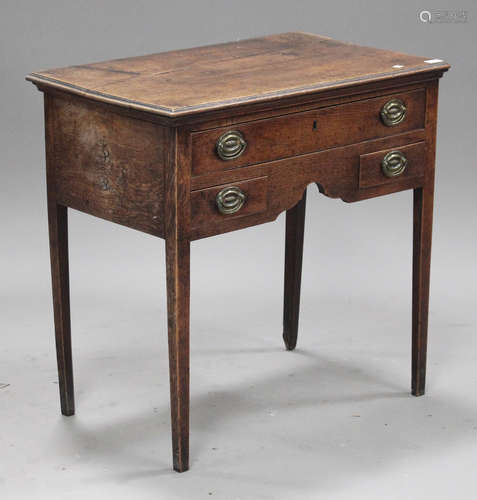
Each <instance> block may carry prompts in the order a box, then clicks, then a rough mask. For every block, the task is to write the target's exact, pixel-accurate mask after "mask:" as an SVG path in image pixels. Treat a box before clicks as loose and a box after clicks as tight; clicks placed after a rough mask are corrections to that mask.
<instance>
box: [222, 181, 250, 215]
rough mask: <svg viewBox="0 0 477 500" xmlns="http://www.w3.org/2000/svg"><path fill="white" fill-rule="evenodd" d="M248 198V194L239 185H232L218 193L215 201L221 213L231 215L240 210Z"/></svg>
mask: <svg viewBox="0 0 477 500" xmlns="http://www.w3.org/2000/svg"><path fill="white" fill-rule="evenodd" d="M246 200H247V195H246V194H245V193H244V192H243V191H242V190H241V189H240V188H238V187H236V186H230V187H226V188H224V189H222V190H220V191H219V192H218V193H217V196H216V198H215V202H216V204H217V209H218V210H219V212H220V213H221V214H224V215H229V214H234V213H236V212H238V211H239V210H240V209H241V208H242V207H243V205H244V203H245V201H246Z"/></svg>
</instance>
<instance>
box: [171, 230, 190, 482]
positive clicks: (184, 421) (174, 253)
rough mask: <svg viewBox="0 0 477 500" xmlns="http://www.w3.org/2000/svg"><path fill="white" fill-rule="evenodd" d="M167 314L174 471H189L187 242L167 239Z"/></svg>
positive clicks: (188, 255)
mask: <svg viewBox="0 0 477 500" xmlns="http://www.w3.org/2000/svg"><path fill="white" fill-rule="evenodd" d="M166 266H167V315H168V330H169V371H170V386H171V425H172V454H173V464H174V469H175V470H176V471H178V472H184V471H186V470H187V469H188V468H189V300H190V299H189V298H190V273H189V269H190V243H189V241H185V240H178V239H175V238H169V239H166Z"/></svg>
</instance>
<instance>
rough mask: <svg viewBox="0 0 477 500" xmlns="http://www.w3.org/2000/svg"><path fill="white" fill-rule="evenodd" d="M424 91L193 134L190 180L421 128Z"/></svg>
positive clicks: (423, 116)
mask: <svg viewBox="0 0 477 500" xmlns="http://www.w3.org/2000/svg"><path fill="white" fill-rule="evenodd" d="M425 101H426V97H425V90H424V89H419V90H413V91H409V92H403V93H399V94H392V95H387V96H381V97H375V98H370V99H363V100H359V101H354V102H351V103H347V104H341V105H335V106H329V107H325V108H319V109H315V110H312V111H306V112H301V113H294V114H289V115H284V116H280V117H277V118H270V119H266V120H257V121H254V122H248V123H242V124H236V125H233V126H231V127H221V128H217V129H213V130H206V131H203V132H194V133H193V134H192V175H194V176H198V175H202V174H205V173H207V172H214V171H220V170H229V169H232V168H236V167H243V166H246V165H253V164H256V163H263V162H268V161H272V160H276V159H280V158H287V157H290V156H295V155H300V154H304V153H311V152H314V151H319V150H323V149H328V148H333V147H338V146H345V145H348V144H353V143H357V142H361V141H364V140H369V139H375V138H381V137H387V136H390V135H393V134H400V133H402V132H407V131H410V130H415V129H420V128H424V124H425V106H426V102H425Z"/></svg>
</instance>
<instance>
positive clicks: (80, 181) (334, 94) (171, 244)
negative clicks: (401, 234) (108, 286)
mask: <svg viewBox="0 0 477 500" xmlns="http://www.w3.org/2000/svg"><path fill="white" fill-rule="evenodd" d="M396 64H400V65H403V66H404V68H401V69H398V68H393V67H392V66H393V65H396ZM448 68H449V66H448V65H447V64H446V63H444V62H438V63H433V64H427V63H425V59H424V58H422V57H415V56H408V55H404V54H400V53H396V52H390V51H380V50H377V49H370V48H366V47H359V46H355V45H351V44H345V43H342V42H338V41H334V40H331V39H328V38H324V37H318V36H315V35H309V34H303V33H285V34H282V35H272V36H268V37H262V38H257V39H252V40H245V41H241V42H234V43H229V44H220V45H215V46H209V47H200V48H196V49H189V50H183V51H174V52H169V53H163V54H153V55H149V56H143V57H136V58H129V59H120V60H116V61H107V62H103V63H96V64H91V65H82V66H72V67H69V68H60V69H56V70H51V71H45V72H42V73H35V74H31V75H29V76H28V77H27V78H28V79H29V80H31V81H33V82H34V83H35V84H36V85H37V86H38V88H39V89H40V90H42V91H43V92H44V93H45V127H46V166H47V188H48V221H49V231H50V254H51V272H52V288H53V306H54V319H55V338H56V350H57V360H58V372H59V388H60V400H61V410H62V412H63V414H64V415H72V414H74V411H75V405H74V394H73V392H74V388H73V367H72V352H71V326H70V304H69V274H68V273H69V271H68V224H67V210H68V208H74V209H77V210H81V211H83V212H86V213H89V214H91V215H94V216H97V217H101V218H103V219H106V220H109V221H112V222H116V223H119V224H122V225H125V226H128V227H131V228H134V229H137V230H140V231H143V232H146V233H149V234H153V235H155V236H159V237H161V238H163V239H164V240H165V247H166V277H167V326H168V346H169V369H170V395H171V425H172V450H173V466H174V469H175V470H177V471H180V472H182V471H185V470H187V469H188V467H189V401H190V394H189V382H190V381H189V350H190V347H189V335H190V334H189V314H190V313H189V309H190V244H191V241H193V240H196V239H200V238H206V237H209V236H214V235H218V234H221V233H226V232H228V231H236V230H239V229H243V228H246V227H250V226H255V225H258V224H263V223H265V222H270V221H273V220H275V219H276V218H277V217H278V215H279V214H280V213H282V212H283V211H286V238H285V239H286V243H285V273H284V310H283V339H284V342H285V346H286V348H287V349H289V350H292V349H294V348H295V346H296V342H297V334H298V320H299V308H300V284H301V273H302V257H303V237H304V223H305V206H306V193H307V187H308V186H309V185H310V184H311V185H313V186H315V185H316V186H317V187H318V189H319V191H320V192H321V193H322V194H324V195H326V196H328V197H331V198H340V199H342V200H344V201H346V202H355V201H359V200H365V199H369V198H373V197H376V196H383V195H389V194H392V193H395V192H398V191H402V190H408V189H412V190H414V231H413V239H414V249H413V268H412V370H411V373H412V381H411V388H412V393H413V394H414V395H416V396H419V395H422V394H424V391H425V376H426V352H427V323H428V314H429V277H430V255H431V235H432V212H433V198H434V157H435V146H436V144H435V142H436V124H437V96H438V78H439V77H440V76H442V74H443V73H444V72H445V71H446V70H447V69H448ZM391 97H398V98H400V99H401V100H403V101H405V103H406V106H407V110H408V112H407V116H406V118H405V120H404V121H403V122H402V123H401V124H399V125H397V126H395V127H387V126H385V125H384V124H383V123H382V122H381V120H380V117H379V112H380V109H381V107H382V106H383V104H384V103H385V102H386V101H387V100H388V99H390V98H391ZM229 130H240V131H241V132H242V133H243V135H244V136H245V138H246V140H247V143H248V145H247V149H246V152H245V153H244V154H243V155H242V156H240V157H239V158H237V159H236V160H231V161H223V160H221V159H219V157H218V156H217V155H216V153H215V144H216V141H217V139H218V137H219V136H220V135H221V134H222V133H223V132H226V131H229ZM396 149H397V150H399V151H401V152H402V153H403V154H405V155H406V156H407V158H408V167H407V169H406V171H405V172H404V173H403V174H402V175H401V176H399V177H395V178H387V177H386V176H385V175H384V174H383V172H382V170H381V162H382V159H383V157H384V155H385V154H386V153H387V152H389V151H392V150H396ZM230 186H236V187H240V188H241V189H242V190H243V191H244V192H245V193H246V195H247V199H246V202H245V204H244V206H243V208H241V209H240V211H238V212H237V213H235V214H230V215H223V214H221V213H219V211H218V210H217V208H216V205H215V199H216V196H217V193H218V192H219V191H220V190H221V189H222V188H224V187H230ZM310 192H311V189H308V196H309V194H310ZM211 313H213V311H211Z"/></svg>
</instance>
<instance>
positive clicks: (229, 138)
mask: <svg viewBox="0 0 477 500" xmlns="http://www.w3.org/2000/svg"><path fill="white" fill-rule="evenodd" d="M246 148H247V142H246V141H245V139H244V137H243V135H242V133H241V132H238V131H237V130H229V131H228V132H225V134H222V135H221V136H220V137H219V138H218V140H217V143H216V144H215V149H216V151H217V155H218V156H219V158H220V159H222V160H233V159H234V158H238V157H239V156H240V155H241V154H242V153H243V152H244V151H245V149H246Z"/></svg>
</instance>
